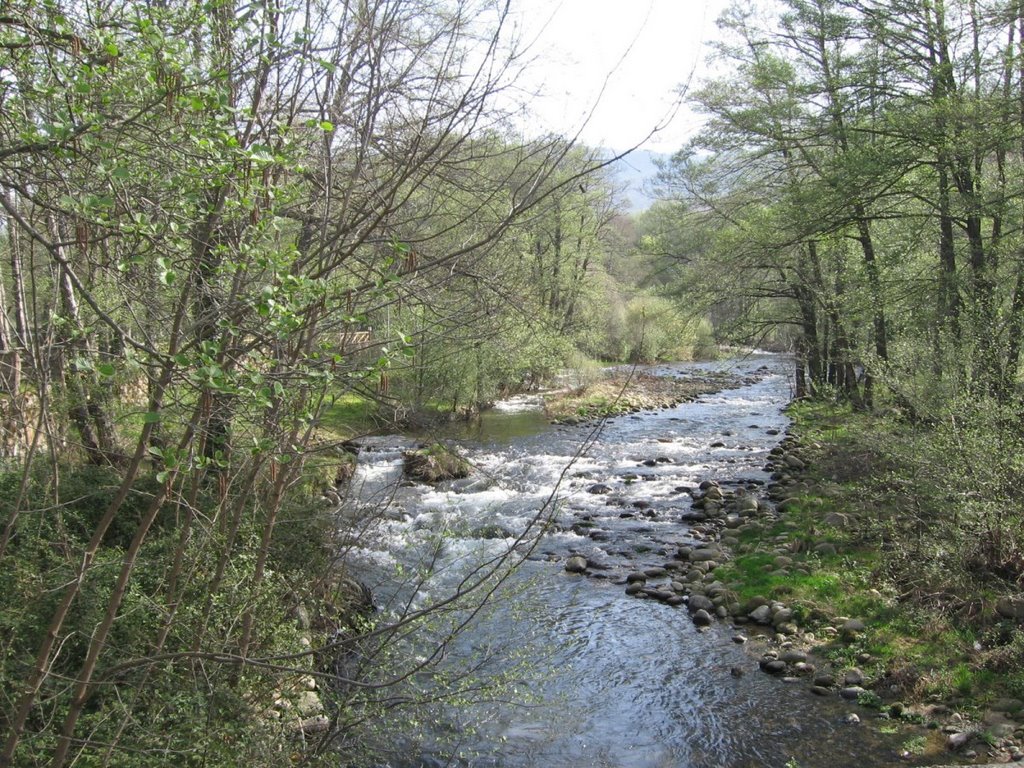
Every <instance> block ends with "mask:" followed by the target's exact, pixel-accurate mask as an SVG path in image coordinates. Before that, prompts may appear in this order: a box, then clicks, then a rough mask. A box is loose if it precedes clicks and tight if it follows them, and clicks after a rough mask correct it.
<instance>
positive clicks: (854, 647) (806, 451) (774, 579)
mask: <svg viewBox="0 0 1024 768" xmlns="http://www.w3.org/2000/svg"><path fill="white" fill-rule="evenodd" d="M825 450H826V449H825V448H823V446H822V445H820V444H818V443H816V442H814V441H810V440H801V439H800V438H799V437H798V436H797V435H796V434H787V435H785V436H784V437H783V438H782V439H781V441H780V443H779V445H778V446H777V447H776V448H774V449H773V450H772V451H771V455H770V458H769V462H768V464H767V465H766V467H765V468H766V470H768V471H769V472H771V473H772V474H771V477H772V482H771V484H770V485H767V486H759V485H758V484H757V483H754V482H742V481H733V482H726V481H724V480H720V479H715V478H708V479H705V480H704V481H703V482H701V483H700V485H699V487H697V488H693V489H687V490H688V491H689V493H690V495H691V496H692V505H691V510H690V511H689V512H687V513H686V514H685V516H684V517H685V522H686V523H687V524H688V525H689V526H691V530H692V531H693V533H694V536H695V538H697V539H698V540H699V541H698V543H697V544H696V545H695V546H685V547H679V549H678V551H677V552H675V553H674V555H672V556H671V557H670V558H667V559H666V560H665V561H664V562H663V563H661V564H659V565H656V566H649V567H645V568H642V569H638V570H635V571H633V572H631V573H628V574H626V575H625V576H624V578H623V579H622V580H621V583H622V586H623V589H624V590H625V592H626V594H627V595H630V596H632V597H634V598H636V599H641V600H653V601H657V602H660V603H664V604H667V605H670V606H678V607H679V608H680V609H685V610H687V611H688V612H689V614H690V616H691V618H692V620H693V622H694V623H695V624H696V625H697V626H698V627H711V626H712V625H716V624H717V625H719V626H724V627H728V631H729V632H730V634H731V637H732V639H733V640H734V641H735V642H736V643H740V644H743V645H744V647H745V648H746V649H747V650H748V652H749V656H750V658H751V665H750V667H749V668H743V667H740V666H737V667H735V668H733V670H732V672H733V674H734V675H735V676H742V675H744V674H746V673H747V672H748V671H749V672H752V673H765V674H769V675H773V676H775V677H778V678H779V679H780V680H781V681H785V682H786V683H789V684H796V685H804V686H806V687H807V690H808V691H809V693H810V694H812V695H815V696H819V697H822V698H825V697H837V698H840V699H842V700H844V701H847V702H849V706H850V711H849V713H848V715H847V719H846V722H847V723H849V724H850V725H851V727H853V726H865V727H876V728H879V729H894V728H899V729H905V730H906V732H907V733H908V736H907V738H906V741H905V748H904V749H902V750H901V753H900V755H899V757H900V758H901V759H902V760H903V761H905V763H906V764H910V765H923V764H925V763H935V762H941V761H956V762H957V763H958V764H965V763H966V764H977V763H979V762H980V763H985V762H992V761H995V762H996V763H998V764H1006V763H1009V762H1011V761H1019V760H1024V746H1022V745H1024V726H1022V720H1024V702H1022V701H1021V700H1020V699H1019V698H1017V697H1015V696H1013V695H1012V693H1013V691H1006V690H1000V689H999V687H998V686H995V687H988V688H985V689H983V690H982V689H978V690H977V691H972V690H969V689H968V688H967V686H966V684H965V683H964V682H963V681H964V680H965V679H967V678H966V675H967V673H968V671H969V669H970V668H969V667H967V666H963V665H965V664H969V663H970V661H971V657H972V652H974V654H975V655H977V652H978V651H980V650H981V649H980V648H976V647H967V648H963V649H962V652H963V654H964V657H963V659H958V658H955V657H952V658H951V657H950V656H949V649H944V650H943V651H942V652H941V653H940V652H939V651H933V650H931V649H932V648H933V646H934V644H935V642H937V641H936V640H935V638H933V637H931V634H932V632H933V630H932V629H930V628H928V627H926V626H925V627H922V623H921V622H922V617H921V616H920V615H919V612H918V611H917V607H916V606H911V605H905V604H902V603H901V600H900V595H899V592H898V590H897V589H896V588H895V585H894V584H893V583H892V582H891V581H890V580H888V579H887V578H886V576H885V573H884V566H883V563H884V560H882V559H881V558H880V557H879V547H878V542H877V541H875V540H873V538H872V537H871V536H869V535H867V529H868V528H870V526H866V525H864V520H863V515H865V514H867V513H869V511H870V510H869V509H868V510H865V509H864V508H860V507H857V508H851V507H849V506H846V505H843V504H841V503H839V502H840V499H839V498H838V497H836V496H834V495H833V493H832V491H833V490H834V489H833V488H832V487H831V486H830V485H829V483H828V482H826V481H824V480H823V479H822V477H821V476H820V474H819V473H818V472H816V471H815V467H816V464H817V463H818V462H819V461H820V460H821V456H822V452H823V451H825ZM832 460H834V457H833V459H832ZM830 469H831V466H830ZM834 476H835V475H834V474H833V475H832V477H834ZM595 487H596V486H595ZM596 488H597V490H593V489H592V491H591V492H594V493H599V492H601V490H602V489H601V488H600V487H596ZM872 530H873V529H872ZM599 568H600V566H599V564H594V563H590V562H588V560H587V558H586V557H584V556H581V555H575V556H572V557H569V558H567V560H566V562H565V569H566V571H568V572H571V573H578V574H588V575H592V576H595V577H598V578H604V577H605V576H604V574H602V573H600V571H599ZM1010 602H1012V601H1010V600H1009V599H1008V598H1005V597H1004V598H1002V599H1001V600H1000V601H999V602H998V603H997V605H996V619H997V620H1000V621H1001V625H1000V626H1001V629H1002V630H1005V631H1008V632H1010V633H1014V632H1016V633H1018V634H1019V632H1020V627H1019V619H1018V618H1016V617H1015V616H1014V615H1011V614H1012V613H1013V612H1012V611H1011V610H1010V608H1012V607H1013V606H1010ZM1007 606H1010V607H1007ZM1011 624H1013V625H1014V626H1010V625H1011ZM946 639H947V640H948V639H949V638H946ZM922 647H927V649H929V650H928V653H934V654H935V660H936V663H937V664H938V665H939V666H938V667H937V668H932V669H929V668H926V667H925V666H924V664H925V663H926V662H927V660H928V656H927V653H925V652H924V651H922ZM942 654H945V655H942ZM942 659H946V663H947V664H949V665H950V668H943V667H942V666H941V664H942V661H941V660H942ZM958 665H960V666H958ZM951 671H952V681H951V682H950V681H948V680H947V678H948V677H949V676H950V673H951ZM957 675H960V677H959V678H958V677H957ZM973 679H974V678H971V680H972V681H973ZM972 693H974V694H975V695H973V696H972V695H971V694H972Z"/></svg>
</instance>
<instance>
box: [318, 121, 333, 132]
mask: <svg viewBox="0 0 1024 768" xmlns="http://www.w3.org/2000/svg"><path fill="white" fill-rule="evenodd" d="M320 129H321V130H322V131H323V132H324V133H330V132H331V131H333V130H334V123H332V122H331V121H330V120H321V121H320Z"/></svg>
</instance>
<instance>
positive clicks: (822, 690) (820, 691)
mask: <svg viewBox="0 0 1024 768" xmlns="http://www.w3.org/2000/svg"><path fill="white" fill-rule="evenodd" d="M811 693H813V694H814V695H815V696H831V695H832V691H831V690H830V689H828V688H826V687H825V686H823V685H812V686H811Z"/></svg>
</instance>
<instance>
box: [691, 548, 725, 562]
mask: <svg viewBox="0 0 1024 768" xmlns="http://www.w3.org/2000/svg"><path fill="white" fill-rule="evenodd" d="M721 557H722V552H721V550H719V549H711V548H710V547H709V548H707V549H694V550H691V551H690V562H691V563H709V562H713V561H715V560H718V559H720V558H721Z"/></svg>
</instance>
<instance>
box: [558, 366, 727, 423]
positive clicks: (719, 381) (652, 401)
mask: <svg viewBox="0 0 1024 768" xmlns="http://www.w3.org/2000/svg"><path fill="white" fill-rule="evenodd" d="M743 381H744V379H743V378H741V377H738V376H735V375H733V374H730V373H726V372H710V371H709V372H707V373H703V374H700V375H689V376H686V377H676V376H655V375H652V374H649V373H643V372H639V371H635V370H628V371H627V370H616V371H615V372H613V373H611V374H610V375H609V376H608V377H606V378H603V379H601V380H600V381H597V382H594V383H591V384H587V385H585V386H583V387H579V388H577V389H573V390H568V391H563V392H555V393H551V394H549V395H548V396H547V397H545V399H544V410H545V413H546V414H547V416H548V418H549V419H550V420H551V421H552V423H555V424H570V425H571V424H583V423H586V422H589V421H593V420H595V419H602V418H609V417H613V416H621V415H624V414H627V413H636V412H638V411H649V410H658V409H662V408H672V407H673V406H676V405H679V404H680V403H685V402H690V401H692V400H696V399H697V398H698V397H700V396H701V395H706V394H710V393H712V392H719V391H721V390H723V389H729V388H733V387H738V386H740V385H741V384H742V383H743Z"/></svg>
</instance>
